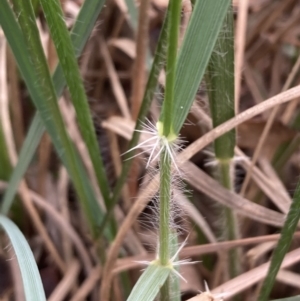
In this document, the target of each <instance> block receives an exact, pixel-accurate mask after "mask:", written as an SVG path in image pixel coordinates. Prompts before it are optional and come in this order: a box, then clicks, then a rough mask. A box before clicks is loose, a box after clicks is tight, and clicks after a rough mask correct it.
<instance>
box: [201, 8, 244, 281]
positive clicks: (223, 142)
mask: <svg viewBox="0 0 300 301" xmlns="http://www.w3.org/2000/svg"><path fill="white" fill-rule="evenodd" d="M233 30H234V29H233V14H232V7H231V6H230V7H229V10H228V12H227V16H226V17H225V20H224V24H223V28H222V29H221V31H220V33H219V37H218V39H217V42H216V45H215V48H214V52H213V53H212V56H211V59H210V62H209V65H208V70H207V76H206V82H207V87H208V95H209V103H210V111H211V116H212V121H213V126H214V127H217V126H218V125H220V124H222V123H224V122H226V121H227V120H229V119H230V118H232V117H234V41H233V37H234V34H233ZM234 147H235V129H233V130H231V131H229V132H228V133H226V134H224V135H222V136H221V137H219V138H218V139H216V140H215V142H214V152H215V160H216V167H217V174H216V177H217V179H218V180H219V182H220V183H221V184H222V185H223V186H224V187H225V188H227V189H228V190H232V189H233V182H234V179H233V176H234V174H233V158H234ZM222 215H223V217H222V220H223V223H222V225H221V227H220V228H221V229H222V230H221V231H222V232H221V236H222V239H225V240H233V239H237V238H238V230H237V229H238V228H237V221H236V216H235V214H234V212H232V210H231V209H229V208H226V207H224V208H222ZM227 268H228V272H229V276H230V277H231V278H232V277H235V276H237V274H238V273H239V270H240V267H239V259H238V254H237V251H236V250H231V251H230V252H229V253H228V265H227Z"/></svg>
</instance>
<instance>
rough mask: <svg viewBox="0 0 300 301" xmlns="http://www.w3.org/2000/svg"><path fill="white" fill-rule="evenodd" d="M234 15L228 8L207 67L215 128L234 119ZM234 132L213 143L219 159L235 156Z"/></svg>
mask: <svg viewBox="0 0 300 301" xmlns="http://www.w3.org/2000/svg"><path fill="white" fill-rule="evenodd" d="M233 30H234V29H233V14H232V9H231V8H229V10H228V13H227V16H226V17H225V22H224V25H223V27H222V29H221V31H220V33H219V37H218V39H217V42H216V45H215V48H214V51H213V53H212V55H211V58H210V61H209V64H208V68H207V76H206V82H207V89H208V95H209V104H210V111H211V116H212V121H213V127H214V128H215V127H217V126H219V125H220V124H222V123H224V122H225V121H227V120H229V119H231V118H233V117H234V115H235V113H234V41H233V38H234V33H233ZM234 147H235V130H234V129H233V130H231V131H229V132H227V133H226V134H224V135H222V136H221V137H219V138H217V139H216V140H215V141H214V149H215V156H216V158H218V159H219V160H228V159H229V160H231V159H232V158H233V157H234Z"/></svg>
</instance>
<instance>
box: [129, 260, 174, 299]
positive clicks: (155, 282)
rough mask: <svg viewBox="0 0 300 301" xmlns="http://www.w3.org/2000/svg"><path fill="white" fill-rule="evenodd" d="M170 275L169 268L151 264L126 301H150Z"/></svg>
mask: <svg viewBox="0 0 300 301" xmlns="http://www.w3.org/2000/svg"><path fill="white" fill-rule="evenodd" d="M170 273H171V269H170V268H166V267H162V266H159V265H156V264H151V265H149V266H148V268H147V269H146V270H145V271H144V273H143V274H142V276H141V277H140V278H139V280H138V282H137V283H136V284H135V286H134V288H133V290H132V292H131V294H130V296H129V297H128V299H127V301H141V300H143V301H152V300H154V298H155V297H156V296H157V294H158V292H159V290H160V288H161V286H162V285H163V284H164V283H165V281H166V279H167V278H168V276H169V275H170Z"/></svg>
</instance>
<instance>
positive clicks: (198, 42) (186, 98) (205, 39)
mask: <svg viewBox="0 0 300 301" xmlns="http://www.w3.org/2000/svg"><path fill="white" fill-rule="evenodd" d="M195 2H196V3H195V6H194V8H193V13H192V16H191V20H190V22H189V25H188V28H187V30H186V33H185V36H184V39H183V43H182V46H181V48H180V50H179V55H178V61H177V66H176V80H175V100H174V110H175V113H174V116H176V119H175V121H174V131H175V134H178V133H179V131H180V129H181V127H182V125H183V123H184V121H185V119H186V117H187V114H188V112H189V110H190V108H191V106H192V103H193V101H194V98H195V95H196V93H197V90H198V88H199V85H200V82H201V80H202V77H203V75H204V72H205V70H206V67H207V64H208V61H209V58H210V56H211V53H212V51H213V48H214V45H215V42H216V40H217V37H218V34H219V32H220V29H221V27H222V24H223V21H224V18H225V15H226V13H227V11H228V7H229V4H230V2H231V1H230V0H223V1H211V0H201V1H195Z"/></svg>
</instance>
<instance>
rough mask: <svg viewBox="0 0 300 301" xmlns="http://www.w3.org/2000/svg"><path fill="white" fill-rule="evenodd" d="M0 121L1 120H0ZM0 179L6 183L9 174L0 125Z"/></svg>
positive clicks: (9, 167) (8, 162) (7, 158)
mask: <svg viewBox="0 0 300 301" xmlns="http://www.w3.org/2000/svg"><path fill="white" fill-rule="evenodd" d="M0 121H1V120H0ZM0 166H1V168H0V179H1V180H5V181H7V179H9V177H10V173H11V169H12V168H11V165H10V161H9V157H8V152H7V147H6V144H5V139H4V135H3V130H2V127H1V124H0Z"/></svg>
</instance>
